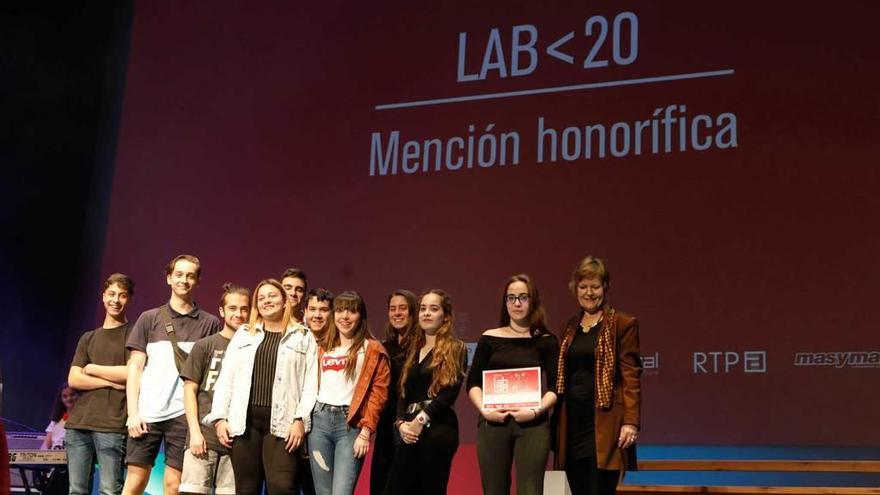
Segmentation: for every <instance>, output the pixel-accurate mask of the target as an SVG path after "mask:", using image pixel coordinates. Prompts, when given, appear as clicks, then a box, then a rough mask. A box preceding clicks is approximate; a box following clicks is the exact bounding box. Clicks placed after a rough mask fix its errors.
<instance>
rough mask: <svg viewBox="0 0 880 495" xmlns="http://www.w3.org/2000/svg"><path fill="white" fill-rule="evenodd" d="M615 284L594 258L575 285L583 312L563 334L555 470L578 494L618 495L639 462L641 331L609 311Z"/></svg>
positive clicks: (635, 323)
mask: <svg viewBox="0 0 880 495" xmlns="http://www.w3.org/2000/svg"><path fill="white" fill-rule="evenodd" d="M610 279H611V277H610V276H609V274H608V270H607V269H606V268H605V263H604V262H603V261H602V260H601V259H599V258H594V257H592V256H587V257H586V258H584V259H583V260H581V262H580V263H578V265H577V266H576V267H575V270H574V273H572V276H571V280H570V282H569V289H571V291H572V293H573V294H574V296H575V298H576V299H577V301H578V304H579V305H580V306H581V310H580V311H579V312H578V314H576V315H575V316H574V317H572V318H571V319H570V320H568V322H567V323H566V324H565V328H564V329H563V331H562V344H561V346H560V353H559V361H558V365H557V367H558V371H557V375H556V376H557V379H556V389H557V395H558V397H559V398H560V407H559V408H558V411H559V414H558V415H557V420H558V428H557V431H556V442H557V444H556V446H557V449H556V456H555V465H556V469H565V471H566V475H567V477H568V483H569V485H570V487H571V492H572V494H573V495H580V494H612V493H614V491H615V489H616V487H617V482H618V480H619V478H620V475H621V472H622V471H624V470H626V469H627V467H634V462H635V451H634V448H633V444H634V443H635V441H636V438H637V437H638V432H639V406H640V396H641V389H640V380H639V376H640V375H641V371H642V369H641V359H640V358H639V325H638V321H636V319H635V317H633V316H629V315H627V314H625V313H623V312H621V311H617V310H616V309H614V308H612V307H611V306H610V305H609V304H608V301H607V300H606V295H607V292H608V287H609V281H610Z"/></svg>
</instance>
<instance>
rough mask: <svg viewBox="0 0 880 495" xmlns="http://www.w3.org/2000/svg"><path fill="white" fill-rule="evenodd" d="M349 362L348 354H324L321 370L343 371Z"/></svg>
mask: <svg viewBox="0 0 880 495" xmlns="http://www.w3.org/2000/svg"><path fill="white" fill-rule="evenodd" d="M346 363H348V356H326V355H325V356H322V357H321V371H342V370H344V369H345V365H346Z"/></svg>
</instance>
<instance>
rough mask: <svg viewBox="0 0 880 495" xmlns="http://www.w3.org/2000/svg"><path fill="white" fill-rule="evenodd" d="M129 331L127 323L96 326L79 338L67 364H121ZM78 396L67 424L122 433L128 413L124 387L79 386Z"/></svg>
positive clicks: (126, 354) (125, 355)
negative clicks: (122, 388)
mask: <svg viewBox="0 0 880 495" xmlns="http://www.w3.org/2000/svg"><path fill="white" fill-rule="evenodd" d="M130 332H131V324H130V323H126V324H124V325H122V326H119V327H116V328H97V329H95V330H90V331H88V332H86V333H84V334H83V336H82V337H80V338H79V343H78V344H77V345H76V353H75V354H74V356H73V361H72V362H71V363H70V366H78V367H80V368H85V366H86V365H87V364H100V365H103V366H125V364H126V361H127V360H128V354H129V351H128V349H126V348H125V342H126V340H128V335H129V333H130ZM79 394H80V395H79V399H78V400H77V402H76V405H75V406H74V407H73V410H72V411H70V418H68V420H67V425H66V427H67V428H76V429H81V430H90V431H100V432H105V433H125V432H126V431H127V430H126V428H125V420H126V417H127V416H128V411H127V410H126V403H125V390H116V389H114V388H112V387H103V388H98V389H94V390H81V391H80V393H79Z"/></svg>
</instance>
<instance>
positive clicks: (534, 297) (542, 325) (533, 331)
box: [498, 273, 549, 337]
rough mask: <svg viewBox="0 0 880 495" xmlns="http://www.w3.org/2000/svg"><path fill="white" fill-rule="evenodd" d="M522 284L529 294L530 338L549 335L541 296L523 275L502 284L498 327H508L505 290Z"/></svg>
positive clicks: (513, 277)
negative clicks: (514, 284) (512, 285)
mask: <svg viewBox="0 0 880 495" xmlns="http://www.w3.org/2000/svg"><path fill="white" fill-rule="evenodd" d="M516 282H522V283H524V284H526V287H528V291H529V292H528V294H529V334H530V335H531V336H532V337H537V336H539V335H544V334H545V333H549V330H547V321H546V316H545V315H544V305H543V304H542V303H541V295H540V294H538V288H537V287H536V286H535V284H533V283H532V279H531V278H530V277H529V276H528V275H526V274H525V273H520V274H519V275H514V276H512V277H510V278H509V279H507V283H506V284H504V290H502V291H501V318H500V319H499V325H498V326H500V327H506V326H507V325H510V313H508V312H507V289H508V288H509V287H510V284H513V283H516Z"/></svg>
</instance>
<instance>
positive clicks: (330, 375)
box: [318, 341, 366, 406]
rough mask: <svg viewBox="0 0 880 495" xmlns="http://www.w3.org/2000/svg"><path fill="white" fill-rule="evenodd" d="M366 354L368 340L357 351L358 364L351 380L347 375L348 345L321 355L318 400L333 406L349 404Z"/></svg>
mask: <svg viewBox="0 0 880 495" xmlns="http://www.w3.org/2000/svg"><path fill="white" fill-rule="evenodd" d="M365 355H366V341H365V342H364V346H363V347H361V349H360V350H359V351H358V353H357V364H355V368H354V379H353V380H349V379H348V377H346V376H345V365H346V364H347V363H348V346H346V347H336V348H333V349H330V350H329V351H327V352H325V353H324V355H323V356H321V362H319V363H318V366H320V373H321V381H320V388H319V389H318V402H322V403H324V404H329V405H331V406H347V405H349V404H351V398H352V397H354V388H355V384H356V383H357V378H358V376H360V374H361V369H363V367H364V356H365Z"/></svg>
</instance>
